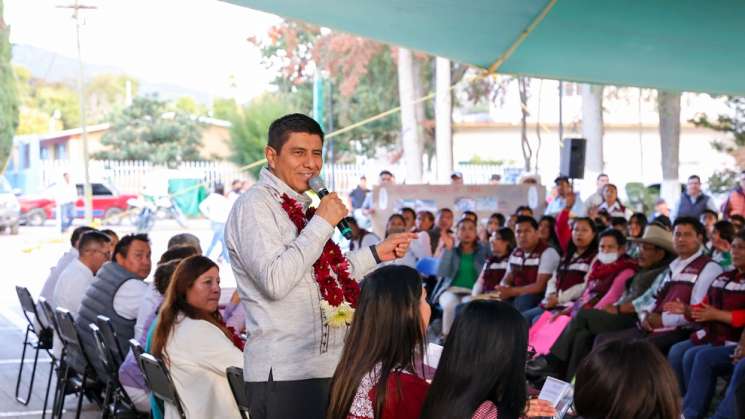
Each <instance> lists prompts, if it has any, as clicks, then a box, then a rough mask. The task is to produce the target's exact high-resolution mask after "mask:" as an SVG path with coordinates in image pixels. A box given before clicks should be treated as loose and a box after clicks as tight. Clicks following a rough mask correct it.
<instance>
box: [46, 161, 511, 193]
mask: <svg viewBox="0 0 745 419" xmlns="http://www.w3.org/2000/svg"><path fill="white" fill-rule="evenodd" d="M39 170H40V171H39V173H38V176H37V179H38V180H39V185H38V189H39V190H41V189H44V188H45V187H47V186H49V185H51V184H53V183H56V182H58V181H59V180H60V179H61V177H62V173H65V172H68V173H70V174H71V175H72V178H73V181H75V182H81V181H82V180H83V178H84V173H83V166H82V165H81V164H74V163H71V162H70V161H67V160H44V161H42V162H41V164H40V169H39ZM89 170H90V177H91V180H92V181H94V182H106V183H108V184H110V185H113V186H114V187H115V188H117V189H118V190H119V191H121V192H128V193H137V192H139V191H140V190H141V189H142V187H143V186H144V185H148V187H150V186H152V185H153V183H158V182H160V181H162V183H164V184H165V181H166V180H167V179H174V178H190V179H201V180H202V181H204V182H205V183H206V184H208V185H212V184H214V183H217V182H220V183H223V184H224V185H226V187H229V185H230V182H232V181H233V180H234V179H250V178H251V176H250V175H249V174H248V172H245V171H241V170H240V167H238V166H237V165H235V164H233V163H229V162H214V161H192V162H182V163H181V164H179V165H178V166H177V167H172V168H169V167H165V166H158V165H154V164H152V163H150V162H147V161H129V160H128V161H117V160H91V161H90V164H89ZM382 170H389V171H390V172H392V173H393V174H394V175H395V176H396V179H397V180H398V182H399V183H405V182H406V167H405V166H404V165H403V164H394V165H390V164H384V163H379V162H373V161H370V162H368V163H365V164H328V165H325V166H324V175H325V177H326V179H327V183H328V184H329V185H328V186H329V187H330V188H331V189H333V190H336V191H339V192H348V191H351V190H352V189H354V188H355V187H356V186H357V184H358V183H359V178H360V176H363V175H364V176H366V177H367V179H368V181H369V184H370V185H372V184H375V183H376V182H377V177H378V174H379V173H380V172H381V171H382ZM455 170H456V171H459V172H461V173H463V178H464V182H465V183H466V184H485V183H489V179H490V178H491V176H492V175H494V174H498V175H501V176H502V182H504V183H514V182H515V180H516V178H517V176H519V174H521V173H522V171H521V170H520V169H515V168H510V167H504V166H499V165H490V164H456V165H455ZM423 182H424V183H437V182H436V181H435V174H434V172H433V171H425V173H424V175H423Z"/></svg>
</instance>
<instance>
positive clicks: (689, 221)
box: [673, 217, 706, 238]
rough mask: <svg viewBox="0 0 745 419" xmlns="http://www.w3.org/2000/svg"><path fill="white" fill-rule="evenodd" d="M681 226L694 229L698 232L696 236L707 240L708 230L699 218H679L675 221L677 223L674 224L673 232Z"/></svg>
mask: <svg viewBox="0 0 745 419" xmlns="http://www.w3.org/2000/svg"><path fill="white" fill-rule="evenodd" d="M679 225H689V226H691V227H693V229H694V230H695V231H696V234H698V235H699V236H702V237H704V238H706V228H704V225H703V224H701V221H699V220H698V219H697V218H694V217H678V218H676V219H675V222H674V223H673V230H675V227H677V226H679Z"/></svg>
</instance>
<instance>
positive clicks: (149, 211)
mask: <svg viewBox="0 0 745 419" xmlns="http://www.w3.org/2000/svg"><path fill="white" fill-rule="evenodd" d="M127 205H128V206H129V213H130V220H131V222H132V224H133V225H134V226H135V228H136V229H137V232H138V233H149V232H150V231H151V230H152V229H153V226H154V225H155V220H156V219H160V220H164V219H173V220H175V221H176V222H177V223H178V225H179V226H181V227H182V228H186V227H187V225H186V216H184V213H183V212H182V211H181V209H180V208H179V207H178V205H176V202H175V201H174V200H173V198H172V197H170V196H160V197H153V196H147V195H144V196H143V197H142V198H133V199H130V200H128V201H127Z"/></svg>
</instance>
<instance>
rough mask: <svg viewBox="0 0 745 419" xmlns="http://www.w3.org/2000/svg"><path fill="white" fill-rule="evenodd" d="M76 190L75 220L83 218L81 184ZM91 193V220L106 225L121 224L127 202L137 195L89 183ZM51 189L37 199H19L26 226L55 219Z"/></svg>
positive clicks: (83, 206)
mask: <svg viewBox="0 0 745 419" xmlns="http://www.w3.org/2000/svg"><path fill="white" fill-rule="evenodd" d="M75 186H76V187H77V189H78V200H77V201H76V202H75V218H83V217H84V216H85V204H84V203H83V184H82V183H78V184H77V185H75ZM91 188H92V191H93V218H103V219H105V220H106V221H107V223H108V224H119V223H121V218H122V217H121V215H122V214H124V212H125V211H127V208H128V205H127V201H128V200H129V199H132V198H137V195H131V194H120V193H119V192H117V191H116V189H114V188H113V187H111V186H108V185H105V184H103V183H91ZM52 190H53V189H52V187H50V188H48V189H47V190H46V192H45V193H44V194H42V196H39V197H20V198H19V199H18V202H19V203H20V204H21V222H22V223H25V224H26V225H31V226H40V225H44V222H46V221H47V220H48V219H52V220H54V219H56V217H57V215H56V212H57V204H56V203H55V202H54V198H51V197H50V196H52Z"/></svg>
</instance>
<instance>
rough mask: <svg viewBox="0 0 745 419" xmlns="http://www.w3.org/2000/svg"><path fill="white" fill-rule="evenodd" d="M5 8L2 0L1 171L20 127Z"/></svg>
mask: <svg viewBox="0 0 745 419" xmlns="http://www.w3.org/2000/svg"><path fill="white" fill-rule="evenodd" d="M3 10H4V5H3V0H0V92H2V93H0V173H2V172H4V171H5V165H6V164H7V162H8V157H10V149H11V147H12V146H13V136H14V135H15V132H16V128H17V127H18V96H17V92H16V81H15V76H14V75H13V67H12V66H11V64H10V55H11V47H10V27H9V26H8V25H6V24H5V20H4V19H3Z"/></svg>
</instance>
